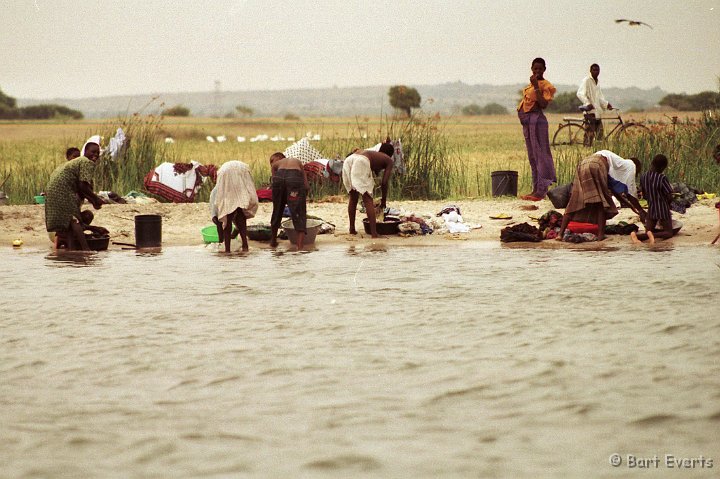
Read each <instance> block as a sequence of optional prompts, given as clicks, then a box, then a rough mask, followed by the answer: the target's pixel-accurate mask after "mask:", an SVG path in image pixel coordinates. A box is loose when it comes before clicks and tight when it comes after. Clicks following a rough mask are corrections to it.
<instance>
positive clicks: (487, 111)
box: [482, 103, 508, 115]
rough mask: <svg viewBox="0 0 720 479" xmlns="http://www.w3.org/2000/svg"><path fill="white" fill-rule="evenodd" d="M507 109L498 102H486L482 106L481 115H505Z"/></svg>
mask: <svg viewBox="0 0 720 479" xmlns="http://www.w3.org/2000/svg"><path fill="white" fill-rule="evenodd" d="M507 114H508V110H507V108H505V107H504V106H502V105H500V104H499V103H488V104H487V105H485V106H484V107H482V115H507Z"/></svg>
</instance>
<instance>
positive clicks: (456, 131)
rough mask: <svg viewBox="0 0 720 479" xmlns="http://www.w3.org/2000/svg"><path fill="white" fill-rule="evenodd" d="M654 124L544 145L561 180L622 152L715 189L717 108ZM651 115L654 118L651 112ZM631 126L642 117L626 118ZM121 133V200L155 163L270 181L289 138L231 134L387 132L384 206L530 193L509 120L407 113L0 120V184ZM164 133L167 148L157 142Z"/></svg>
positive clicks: (101, 170) (338, 188) (99, 176)
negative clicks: (401, 159)
mask: <svg viewBox="0 0 720 479" xmlns="http://www.w3.org/2000/svg"><path fill="white" fill-rule="evenodd" d="M645 115H650V117H651V118H654V120H653V121H654V123H651V122H648V123H647V125H648V126H649V127H650V129H651V131H652V136H651V137H650V138H647V137H639V138H625V139H623V138H619V139H618V140H617V141H614V142H606V143H603V144H596V145H594V147H593V148H584V147H582V146H573V147H558V148H553V156H554V159H555V163H556V168H557V171H558V179H559V181H560V182H561V183H564V182H569V181H571V180H572V178H573V176H574V174H575V167H576V165H577V163H578V162H579V161H580V160H581V159H582V158H584V157H585V156H587V155H588V154H590V153H592V152H593V151H596V150H598V149H602V148H608V149H611V150H613V151H616V152H618V153H619V154H621V155H622V156H625V157H628V156H638V157H639V158H640V159H641V161H642V162H643V164H644V165H645V168H647V165H648V164H649V162H650V160H651V158H652V156H653V155H654V154H656V153H660V152H662V153H665V154H666V155H667V156H668V158H669V159H670V166H669V168H668V177H669V178H670V180H671V181H685V182H686V183H688V184H689V185H691V186H694V187H696V188H701V189H704V190H706V191H710V192H714V193H718V192H720V168H718V167H717V165H716V164H715V163H714V162H713V160H712V155H711V153H712V150H713V148H714V147H715V145H717V144H719V143H720V124H719V120H718V118H720V117H719V112H718V111H712V112H707V113H705V114H695V115H692V117H693V119H687V118H680V119H679V121H678V122H677V123H676V124H674V125H673V124H669V123H667V122H666V123H658V122H657V121H658V120H663V119H665V117H664V116H663V115H662V114H645ZM653 115H654V116H653ZM560 118H561V115H560V114H551V113H550V114H548V121H549V122H550V124H551V127H550V135H552V134H553V133H554V131H555V128H556V127H555V125H557V123H558V122H559V121H560ZM633 119H634V120H638V119H641V118H633ZM118 127H122V128H123V130H124V131H125V133H126V134H127V135H128V137H129V138H131V142H130V146H129V148H128V149H127V151H126V152H125V154H124V156H123V157H122V158H121V159H120V160H118V161H115V162H113V161H111V160H110V159H109V158H107V157H101V159H100V160H99V163H98V167H97V172H96V178H95V189H96V190H112V191H115V192H117V193H119V194H126V193H127V192H128V191H130V190H138V191H142V190H143V183H142V182H143V178H144V176H145V175H146V174H147V173H148V172H149V171H150V170H151V169H152V168H154V167H155V166H157V165H158V164H160V163H162V162H163V161H170V162H188V161H190V160H197V161H199V162H200V163H203V164H215V165H218V166H219V165H222V164H223V163H224V162H226V161H229V160H240V161H243V162H245V163H247V164H248V165H249V166H250V168H251V171H252V174H253V177H254V179H255V182H256V185H258V186H261V185H266V184H268V182H269V179H270V169H269V164H268V158H269V156H270V155H271V154H272V153H274V152H275V151H282V150H284V149H285V148H286V147H287V146H289V144H290V143H289V142H272V141H256V142H250V141H245V142H237V141H234V138H235V137H237V136H243V137H245V138H252V137H255V136H257V135H260V134H269V135H270V136H273V135H278V136H283V137H286V138H289V137H294V138H301V137H303V136H304V135H305V134H306V133H308V132H312V133H318V134H320V136H321V138H322V139H321V140H320V141H313V146H315V148H317V149H318V150H319V151H320V152H322V153H323V155H324V156H326V157H328V158H344V157H345V156H346V155H347V154H349V153H350V152H351V151H353V150H354V149H355V148H367V147H370V146H372V145H374V144H376V143H378V142H380V141H382V140H384V139H385V138H386V137H387V136H388V135H389V136H390V137H391V138H393V139H400V140H401V142H402V145H403V150H404V153H405V163H406V167H407V173H406V174H405V175H404V176H400V175H393V179H392V182H393V184H392V186H391V188H390V192H389V195H390V200H400V199H442V198H448V199H461V198H465V197H484V196H490V195H491V190H492V188H491V173H492V172H493V171H496V170H515V171H518V191H523V192H526V191H530V188H531V185H530V168H529V165H528V161H527V152H526V150H525V143H524V140H523V136H522V131H521V129H520V125H519V123H518V121H517V118H516V117H515V116H514V115H507V116H496V117H494V118H493V119H492V120H491V121H488V120H487V119H483V118H481V117H451V118H443V117H440V116H439V115H428V114H427V113H425V112H423V111H422V110H420V111H415V112H413V115H412V116H411V117H409V118H403V119H397V118H393V117H392V116H388V117H384V118H378V117H374V118H373V117H357V118H345V119H342V118H316V119H303V120H284V119H283V118H252V119H247V120H244V121H242V122H238V121H237V120H225V119H211V118H191V119H179V118H177V119H176V118H171V117H158V116H147V115H140V114H135V115H132V116H129V117H127V118H120V119H116V120H113V121H105V122H98V121H96V122H93V121H88V120H86V121H77V122H75V121H72V122H64V123H59V122H37V121H33V122H20V121H10V122H8V121H4V122H0V182H1V181H3V180H5V178H6V177H8V175H9V176H10V178H9V179H8V180H7V182H6V183H5V185H4V187H3V188H2V189H3V191H5V192H6V193H7V194H8V195H9V196H10V200H11V203H13V204H27V203H32V201H33V196H35V195H37V194H39V193H40V192H42V191H43V190H44V189H45V185H46V184H47V180H48V179H49V177H50V174H51V173H52V171H53V170H54V169H55V168H56V167H57V166H58V165H60V164H62V163H64V162H65V158H64V152H65V150H66V149H67V148H68V147H69V146H81V145H82V144H83V143H84V141H85V139H86V138H88V137H89V136H90V135H93V134H101V135H104V138H105V141H104V142H103V144H104V145H105V144H106V143H107V139H108V138H110V137H111V136H113V135H114V134H115V130H116V129H117V128H118ZM208 135H211V136H218V135H226V136H227V137H228V141H227V142H224V143H212V144H211V143H208V142H207V141H206V140H205V137H206V136H208ZM167 136H171V137H172V138H174V139H175V143H173V144H166V143H165V137H167ZM211 188H212V185H211V184H210V182H207V183H206V185H205V186H204V187H203V189H202V190H201V191H200V193H199V194H198V195H197V201H207V199H208V195H209V191H210V189H211ZM330 195H343V196H344V195H345V191H344V189H343V187H342V184H341V183H332V182H329V181H325V182H321V183H316V184H314V185H313V186H312V188H311V192H310V195H309V197H310V198H311V200H316V201H317V200H320V199H322V198H325V197H327V196H330Z"/></svg>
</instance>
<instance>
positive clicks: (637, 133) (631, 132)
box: [618, 123, 650, 140]
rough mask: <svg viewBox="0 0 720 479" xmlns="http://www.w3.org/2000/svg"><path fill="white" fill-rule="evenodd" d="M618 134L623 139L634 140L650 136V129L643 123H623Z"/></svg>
mask: <svg viewBox="0 0 720 479" xmlns="http://www.w3.org/2000/svg"><path fill="white" fill-rule="evenodd" d="M618 134H619V135H620V136H621V138H623V139H625V140H636V139H640V138H643V137H645V136H650V130H648V128H647V127H646V126H645V125H640V124H638V123H625V124H624V125H623V127H622V130H620V131H619V132H618Z"/></svg>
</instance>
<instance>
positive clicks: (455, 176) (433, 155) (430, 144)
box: [387, 111, 464, 200]
mask: <svg viewBox="0 0 720 479" xmlns="http://www.w3.org/2000/svg"><path fill="white" fill-rule="evenodd" d="M387 134H388V136H390V137H391V138H392V139H400V141H401V143H402V149H403V153H404V157H405V169H406V171H405V174H404V175H394V176H393V184H392V189H391V194H392V197H393V198H397V199H409V200H436V199H443V198H448V197H449V196H451V195H458V194H461V191H462V190H463V185H464V178H462V176H461V173H462V171H463V168H462V167H463V164H462V161H461V159H460V155H459V153H458V151H457V149H456V148H455V146H454V145H453V144H452V143H451V142H450V141H449V138H448V135H447V133H446V132H445V129H444V126H443V125H442V123H441V120H440V116H439V115H434V116H429V115H427V114H424V113H423V112H422V111H419V112H416V113H414V114H413V115H412V116H410V117H409V118H408V119H406V120H397V119H389V120H387Z"/></svg>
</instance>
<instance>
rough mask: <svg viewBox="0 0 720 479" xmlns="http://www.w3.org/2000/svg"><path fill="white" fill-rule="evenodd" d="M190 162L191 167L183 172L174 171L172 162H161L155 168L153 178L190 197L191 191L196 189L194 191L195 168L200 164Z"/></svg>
mask: <svg viewBox="0 0 720 479" xmlns="http://www.w3.org/2000/svg"><path fill="white" fill-rule="evenodd" d="M190 163H192V165H193V167H192V169H191V170H188V171H186V172H185V173H177V172H175V164H174V163H167V162H166V163H162V164H160V166H158V167H157V168H155V177H154V180H155V181H157V182H159V183H162V184H163V185H165V186H167V187H169V188H172V189H173V190H175V191H178V192H180V193H182V194H184V195H185V196H187V197H188V198H190V197H191V196H192V195H193V192H195V193H197V191H194V189H195V181H196V179H197V173H196V172H195V169H196V168H197V167H198V166H200V163H198V162H197V161H191V162H190ZM203 180H205V178H203Z"/></svg>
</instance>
